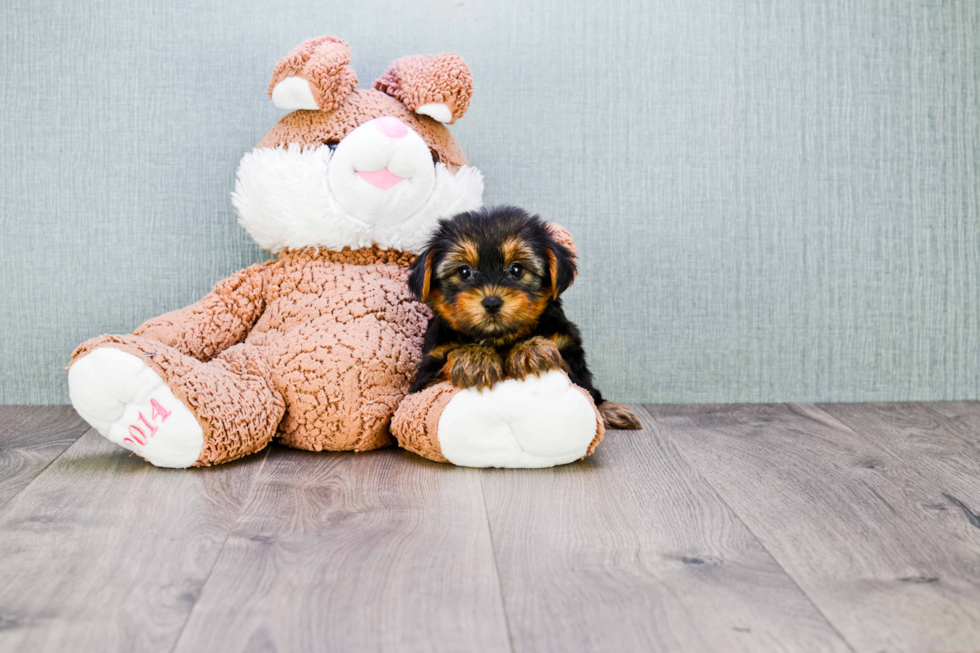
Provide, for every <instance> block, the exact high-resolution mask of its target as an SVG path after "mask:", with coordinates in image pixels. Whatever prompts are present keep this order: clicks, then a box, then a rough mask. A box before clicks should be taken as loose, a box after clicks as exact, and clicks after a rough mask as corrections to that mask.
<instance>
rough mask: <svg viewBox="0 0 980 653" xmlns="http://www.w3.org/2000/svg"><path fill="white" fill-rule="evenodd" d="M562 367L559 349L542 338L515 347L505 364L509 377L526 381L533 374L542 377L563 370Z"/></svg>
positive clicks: (537, 337) (528, 340)
mask: <svg viewBox="0 0 980 653" xmlns="http://www.w3.org/2000/svg"><path fill="white" fill-rule="evenodd" d="M562 366H563V361H562V359H561V354H559V353H558V347H557V346H556V345H555V343H554V342H552V341H551V340H549V339H548V338H543V337H541V336H534V337H533V338H529V339H527V340H525V341H523V342H519V343H517V344H516V345H514V347H513V348H512V349H511V350H510V352H509V353H508V354H507V361H506V363H504V369H505V370H506V371H507V375H508V376H510V377H513V378H515V379H525V378H527V377H528V376H531V375H532V374H533V375H534V376H540V375H541V374H544V373H545V372H549V371H551V370H557V369H561V368H562Z"/></svg>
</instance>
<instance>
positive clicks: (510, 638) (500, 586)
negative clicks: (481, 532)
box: [478, 469, 515, 653]
mask: <svg viewBox="0 0 980 653" xmlns="http://www.w3.org/2000/svg"><path fill="white" fill-rule="evenodd" d="M478 473H479V475H480V498H481V499H483V515H484V517H486V520H487V536H489V538H490V552H491V553H492V554H493V571H494V574H496V576H497V590H498V591H499V592H500V609H501V611H502V612H503V613H504V627H505V628H506V629H507V644H508V646H509V647H510V650H511V653H514V651H515V649H514V634H513V633H512V632H511V629H510V617H509V616H508V615H507V599H506V598H504V579H503V577H502V576H501V575H500V562H499V561H498V560H497V545H496V543H495V542H494V541H493V528H492V527H491V526H490V508H489V507H488V506H487V493H486V491H485V490H484V489H483V475H484V474H485V473H486V472H485V471H484V470H482V469H481V470H479V472H478Z"/></svg>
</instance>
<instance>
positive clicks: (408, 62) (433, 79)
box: [232, 36, 483, 252]
mask: <svg viewBox="0 0 980 653" xmlns="http://www.w3.org/2000/svg"><path fill="white" fill-rule="evenodd" d="M349 64H350V48H348V46H347V44H346V43H344V42H343V41H341V40H340V39H337V38H334V37H332V36H323V37H320V38H316V39H311V40H309V41H305V42H303V43H301V44H300V45H299V46H297V47H296V48H295V49H294V50H293V51H292V52H290V53H289V54H288V55H286V57H285V58H283V59H282V61H280V62H279V64H278V65H277V66H276V68H275V71H274V72H273V74H272V81H271V82H270V84H269V95H271V96H272V101H273V102H274V103H275V104H276V106H278V107H279V108H282V109H290V110H293V112H292V113H290V114H288V115H286V116H285V117H283V118H282V119H281V120H280V121H279V123H278V124H277V125H276V126H275V127H273V129H272V131H270V132H269V133H268V134H267V135H266V136H265V138H263V139H262V141H261V142H260V143H259V145H258V147H257V148H255V149H254V150H252V151H251V152H249V153H248V154H246V155H245V156H244V157H243V158H242V161H241V163H240V165H239V168H238V180H237V182H236V184H235V192H234V193H233V195H232V199H233V202H234V204H235V208H236V209H237V211H238V216H239V222H240V223H241V224H242V226H243V227H245V229H246V230H247V231H248V232H249V234H250V235H251V236H252V237H253V238H254V239H255V241H256V242H258V244H259V245H261V246H262V247H264V248H265V249H268V250H270V251H272V252H279V251H281V250H283V249H303V248H307V247H323V248H327V249H336V250H341V249H343V248H344V247H350V248H358V247H370V246H373V245H376V246H379V247H382V248H385V249H399V250H403V251H409V252H419V251H421V250H422V248H423V246H424V244H425V242H426V240H427V238H428V236H429V233H430V231H431V230H432V228H433V227H434V226H435V225H436V223H437V222H438V220H439V218H441V217H446V216H450V215H453V214H455V213H459V212H462V211H469V210H473V209H476V208H479V206H480V205H481V200H482V195H483V177H482V176H481V175H480V172H479V170H477V169H476V168H473V167H470V166H469V165H468V164H467V161H466V157H465V156H464V155H463V152H462V150H461V149H460V148H459V145H458V144H457V143H456V139H454V138H453V136H452V134H450V133H449V129H447V128H446V126H445V124H443V123H446V124H452V123H453V122H455V121H456V120H457V119H458V118H460V117H461V116H462V115H463V114H464V113H466V109H467V108H468V107H469V104H470V96H471V95H472V92H473V80H472V76H471V75H470V71H469V68H467V66H466V63H465V62H464V61H463V60H462V59H461V58H460V57H458V56H457V55H455V54H440V55H435V56H433V55H429V56H422V55H419V56H409V57H403V58H401V59H399V60H397V61H395V63H393V64H392V65H391V66H390V67H389V68H388V70H387V71H386V72H385V73H384V74H383V75H382V76H381V77H380V78H378V80H376V81H375V82H374V85H373V86H374V87H373V88H372V89H355V86H356V84H357V75H356V74H355V73H354V71H353V70H352V69H351V68H350V65H349Z"/></svg>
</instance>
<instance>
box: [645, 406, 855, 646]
mask: <svg viewBox="0 0 980 653" xmlns="http://www.w3.org/2000/svg"><path fill="white" fill-rule="evenodd" d="M783 405H785V406H788V404H783ZM640 406H641V407H642V408H643V412H645V413H646V414H647V415H649V416H650V419H652V420H653V421H654V422H655V423H656V424H657V426H659V427H660V429H661V431H662V432H663V433H664V434H665V435H667V436H668V437H669V433H670V431H669V430H668V429H667V427H665V426H664V425H663V424H662V423H661V422H660V420H658V419H657V416H656V415H654V414H653V412H652V411H650V410H647V407H646V404H640ZM670 443H671V445H673V447H674V449H676V450H677V453H678V455H679V456H680V457H681V458H682V459H683V460H684V462H686V463H687V464H688V465H690V467H691V470H692V471H694V472H695V473H696V474H697V475H698V476H699V477H701V480H703V481H704V482H705V483H707V485H708V487H710V488H711V491H712V492H713V493H714V494H715V496H716V497H717V498H718V500H719V501H721V503H722V505H724V506H725V507H726V508H728V510H730V511H731V513H732V514H733V515H734V516H735V518H736V519H738V521H739V522H740V523H741V524H742V526H744V527H745V530H747V531H748V532H749V534H750V535H752V537H753V538H754V539H755V541H756V542H758V543H759V546H761V547H762V550H763V551H765V552H766V555H768V556H769V558H770V559H771V560H772V561H773V563H774V564H775V565H776V566H777V567H779V569H780V571H782V572H783V573H784V574H786V578H788V579H789V581H790V582H791V583H793V586H794V587H795V588H796V589H798V590H799V591H800V594H802V595H803V596H804V597H805V598H806V600H807V602H808V603H809V604H810V605H812V606H813V609H814V610H816V611H817V614H819V615H820V616H821V617H823V620H824V622H825V623H826V624H827V625H828V626H829V627H830V629H831V630H832V631H834V632H835V633H837V636H838V637H840V640H841V641H842V642H844V646H846V647H847V648H848V650H850V651H853V653H857V649H856V648H854V645H853V644H851V642H850V641H849V640H848V639H847V638H846V637H844V633H842V632H841V631H840V630H838V629H837V625H836V624H835V623H834V622H833V621H831V620H830V617H828V616H827V615H826V614H825V613H824V611H823V610H821V609H820V606H819V605H817V603H816V601H814V600H813V598H812V597H811V596H810V595H809V594H808V593H807V591H806V590H804V589H803V588H802V587H801V586H800V584H799V583H798V582H797V581H796V579H795V578H793V575H792V574H790V573H789V571H787V570H786V568H785V567H783V564H782V563H781V562H780V561H779V559H778V558H777V557H776V556H775V555H774V554H773V552H772V551H770V550H769V547H767V546H766V544H765V542H763V541H762V538H760V537H759V536H758V534H756V532H755V531H754V530H752V527H751V526H749V525H748V524H746V523H745V520H744V519H743V518H742V515H741V514H739V512H738V511H737V510H735V508H733V507H732V506H731V505H730V504H729V503H728V501H726V500H725V497H724V495H723V493H722V492H721V491H719V489H718V488H717V487H715V485H714V483H712V482H711V480H710V479H709V478H708V477H707V476H705V474H704V472H702V471H701V468H700V467H698V466H697V465H695V464H694V462H693V461H692V460H691V459H690V458H688V456H687V454H686V453H684V450H683V448H681V447H680V446H678V445H677V444H676V443H675V442H674V440H673V439H671V440H670Z"/></svg>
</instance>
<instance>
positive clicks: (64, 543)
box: [0, 430, 264, 652]
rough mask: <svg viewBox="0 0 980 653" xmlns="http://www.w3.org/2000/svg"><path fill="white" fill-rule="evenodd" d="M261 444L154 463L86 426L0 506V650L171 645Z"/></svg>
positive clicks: (251, 473)
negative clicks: (240, 453) (233, 453)
mask: <svg viewBox="0 0 980 653" xmlns="http://www.w3.org/2000/svg"><path fill="white" fill-rule="evenodd" d="M263 456H264V454H259V455H257V456H253V457H250V458H247V459H245V460H243V461H239V462H237V463H231V464H229V465H224V466H221V467H216V468H212V469H190V470H165V469H157V468H155V467H153V466H151V465H149V464H148V463H146V462H144V461H143V460H141V459H139V458H137V457H135V456H130V455H129V454H127V452H125V451H123V450H122V449H120V448H119V447H117V446H115V445H113V444H111V443H109V442H108V441H106V440H105V439H103V438H102V437H101V436H99V435H98V433H96V432H95V431H94V430H89V431H88V432H86V434H85V435H84V436H82V437H81V438H80V439H79V440H78V441H77V442H76V443H75V444H74V445H72V446H71V447H70V448H69V449H68V450H67V451H66V452H65V453H64V454H62V455H61V456H60V457H59V458H58V459H57V460H56V461H54V462H53V463H52V464H51V465H50V466H48V468H47V469H46V470H45V471H44V472H43V473H42V474H41V475H39V476H38V477H37V479H35V481H34V482H33V483H31V484H30V485H29V486H28V487H27V488H25V489H24V490H23V491H22V492H21V493H20V494H18V495H17V496H16V497H14V498H13V499H12V500H11V501H10V502H9V503H8V504H7V505H6V506H5V507H4V508H3V509H2V510H0V552H2V564H0V651H5V652H6V651H32V652H35V651H127V652H129V651H161V650H168V649H169V648H170V647H172V646H173V644H174V642H175V641H176V640H177V637H178V635H179V633H180V629H181V627H182V626H183V624H184V623H185V622H186V619H187V615H188V614H189V613H190V610H191V608H192V606H193V605H194V602H195V600H196V598H197V595H198V592H199V591H200V589H201V587H202V586H203V584H204V581H205V579H206V578H207V575H208V573H209V571H210V570H211V568H212V566H213V564H214V562H215V560H216V559H217V557H218V553H219V552H220V549H221V546H222V544H223V543H224V541H225V539H226V537H227V535H228V532H229V531H230V530H231V527H232V525H233V524H234V521H235V519H236V518H237V516H238V514H239V511H240V508H241V505H242V504H243V502H244V501H245V499H246V496H247V494H248V491H249V487H250V485H251V481H252V479H253V478H254V476H255V474H256V472H257V471H258V469H259V468H260V467H261V465H262V460H263V458H262V457H263Z"/></svg>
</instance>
